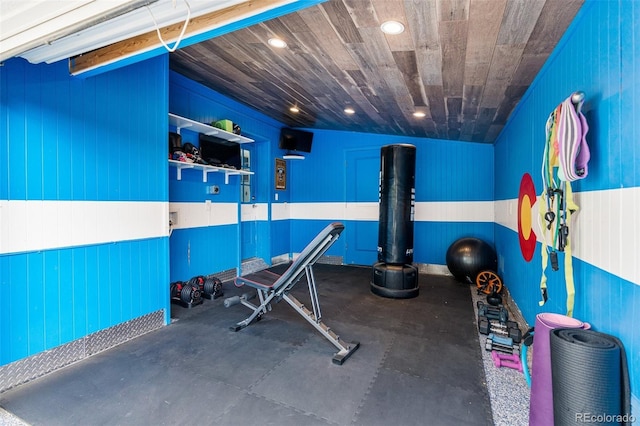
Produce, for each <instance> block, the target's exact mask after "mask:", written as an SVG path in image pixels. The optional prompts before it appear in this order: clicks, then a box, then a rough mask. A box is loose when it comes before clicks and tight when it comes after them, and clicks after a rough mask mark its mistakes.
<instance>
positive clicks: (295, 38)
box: [170, 0, 584, 143]
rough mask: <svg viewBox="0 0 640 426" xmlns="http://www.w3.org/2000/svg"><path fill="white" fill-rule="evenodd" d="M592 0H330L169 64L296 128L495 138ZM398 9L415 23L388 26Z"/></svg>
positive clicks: (174, 57)
mask: <svg viewBox="0 0 640 426" xmlns="http://www.w3.org/2000/svg"><path fill="white" fill-rule="evenodd" d="M583 2H584V0H329V1H327V2H325V3H321V4H319V5H316V6H312V7H309V8H307V9H303V10H301V11H299V12H297V13H292V14H289V15H286V16H284V17H280V18H277V19H273V20H270V21H267V22H264V23H261V24H258V25H254V26H252V27H249V28H246V29H243V30H239V31H236V32H233V33H230V34H227V35H224V36H220V37H216V38H214V39H211V40H208V41H205V42H202V43H199V44H195V45H192V46H189V47H186V48H183V49H180V50H178V51H177V52H175V53H172V54H171V55H170V67H171V69H173V70H175V71H176V72H178V73H180V74H183V75H185V76H186V77H189V78H191V79H192V80H194V81H197V82H199V83H202V84H203V85H205V86H208V87H210V88H212V89H214V90H216V91H218V92H220V93H222V94H225V95H227V96H229V97H230V98H233V99H235V100H237V101H239V102H241V103H244V104H246V105H249V106H251V107H252V108H254V109H256V110H258V111H261V112H262V113H264V114H266V115H268V116H270V117H273V118H274V119H276V120H279V121H281V122H283V123H285V124H286V125H288V126H292V127H308V128H319V129H333V130H347V131H359V132H368V133H381V134H389V135H396V134H397V135H407V136H421V137H430V138H438V139H449V140H461V141H473V142H486V143H492V142H494V141H495V139H496V137H497V136H498V134H499V133H500V130H501V129H502V127H503V126H504V124H505V123H506V121H507V118H508V117H509V114H510V113H511V112H512V111H513V109H514V107H515V106H516V105H517V103H518V101H519V100H520V98H521V97H522V95H523V94H524V93H525V91H526V90H527V88H528V86H529V85H530V84H531V82H532V80H533V78H534V77H535V76H536V74H537V72H538V71H539V70H540V68H541V67H542V65H543V64H544V62H545V60H546V59H547V57H548V56H549V54H550V53H551V51H552V50H553V49H554V47H555V46H556V44H557V42H558V40H559V39H560V38H561V36H562V35H563V34H564V32H565V30H566V29H567V26H568V25H569V24H570V23H571V21H572V19H573V18H574V16H575V14H576V12H577V11H578V9H579V8H580V6H581V5H582V3H583ZM387 20H396V21H400V22H402V23H403V24H404V25H405V31H404V32H403V33H402V34H400V35H387V34H384V33H382V32H381V31H380V25H381V24H382V23H383V22H385V21H387ZM272 37H278V38H281V39H282V40H284V41H286V43H287V47H286V48H284V49H277V48H274V47H271V46H270V45H269V44H268V43H267V40H268V39H269V38H272ZM292 106H296V107H297V108H298V109H299V112H298V113H292V112H290V111H289V109H290V108H291V107H292ZM347 107H350V108H352V109H354V110H355V114H351V115H348V114H345V113H344V109H345V108H347ZM416 111H420V112H423V113H425V117H423V118H417V117H415V116H414V115H413V113H414V112H416ZM239 124H240V125H242V123H239Z"/></svg>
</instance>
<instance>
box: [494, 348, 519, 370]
mask: <svg viewBox="0 0 640 426" xmlns="http://www.w3.org/2000/svg"><path fill="white" fill-rule="evenodd" d="M491 359H493V365H495V366H496V367H498V368H500V367H507V368H513V369H514V370H518V371H520V372H522V361H521V360H520V355H517V354H505V353H500V352H496V351H492V352H491Z"/></svg>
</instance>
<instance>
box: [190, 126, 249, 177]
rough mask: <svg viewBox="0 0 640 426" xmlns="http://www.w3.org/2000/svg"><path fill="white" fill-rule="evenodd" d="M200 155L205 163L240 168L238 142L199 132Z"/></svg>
mask: <svg viewBox="0 0 640 426" xmlns="http://www.w3.org/2000/svg"><path fill="white" fill-rule="evenodd" d="M199 142H200V156H201V157H202V159H203V160H204V161H206V162H207V164H210V165H212V166H218V167H229V168H235V169H237V170H240V169H241V168H242V157H241V155H240V144H238V143H236V142H229V141H228V140H225V139H221V138H217V137H215V136H209V135H205V134H203V133H200V141H199Z"/></svg>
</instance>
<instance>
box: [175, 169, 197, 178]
mask: <svg viewBox="0 0 640 426" xmlns="http://www.w3.org/2000/svg"><path fill="white" fill-rule="evenodd" d="M182 169H193V166H189V165H185V166H182V165H180V166H178V167H177V170H176V179H178V180H182Z"/></svg>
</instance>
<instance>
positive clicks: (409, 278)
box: [371, 144, 419, 299]
mask: <svg viewBox="0 0 640 426" xmlns="http://www.w3.org/2000/svg"><path fill="white" fill-rule="evenodd" d="M415 170H416V147H415V146H413V145H408V144H397V145H387V146H383V147H382V149H381V152H380V203H379V204H380V206H379V207H380V219H379V226H378V262H377V263H376V264H375V265H373V271H372V278H371V291H372V292H373V293H374V294H377V295H379V296H383V297H391V298H397V299H406V298H410V297H415V296H417V295H418V291H419V290H418V270H417V269H416V268H415V267H414V266H413V265H412V264H411V263H412V262H413V214H414V208H415Z"/></svg>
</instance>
